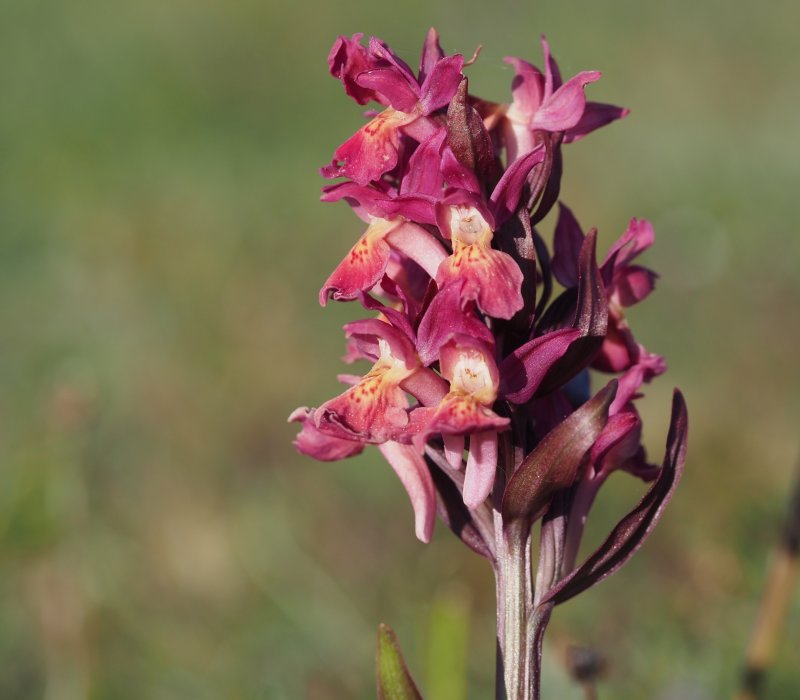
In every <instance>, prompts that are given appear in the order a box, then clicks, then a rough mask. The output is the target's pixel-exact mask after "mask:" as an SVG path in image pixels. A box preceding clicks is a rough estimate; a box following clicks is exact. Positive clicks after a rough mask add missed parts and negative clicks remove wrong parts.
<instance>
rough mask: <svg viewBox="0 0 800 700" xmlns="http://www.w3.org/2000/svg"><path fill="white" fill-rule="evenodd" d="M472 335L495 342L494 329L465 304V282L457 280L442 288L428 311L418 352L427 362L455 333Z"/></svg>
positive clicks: (421, 327) (428, 363)
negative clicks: (463, 301) (490, 328)
mask: <svg viewBox="0 0 800 700" xmlns="http://www.w3.org/2000/svg"><path fill="white" fill-rule="evenodd" d="M456 334H461V335H467V336H472V337H473V338H476V339H478V340H482V341H483V342H485V343H487V344H492V343H494V336H493V335H492V332H491V331H490V330H489V329H488V328H487V327H486V324H485V323H483V322H482V321H481V320H480V319H479V318H478V317H477V316H476V315H475V313H474V310H473V309H468V310H466V311H465V310H464V309H463V308H462V305H461V285H460V284H459V283H458V282H454V283H453V284H450V285H448V286H446V287H444V288H443V289H440V290H439V292H438V293H437V294H436V296H434V297H433V300H432V301H431V303H430V306H428V309H427V310H426V311H425V315H424V316H423V317H422V321H421V322H420V324H419V328H418V329H417V352H418V353H419V357H420V361H421V362H422V364H424V365H431V364H433V363H434V362H436V360H438V359H439V350H440V348H441V347H442V346H443V345H444V344H445V343H446V342H447V341H448V340H450V339H451V338H452V337H453V336H454V335H456Z"/></svg>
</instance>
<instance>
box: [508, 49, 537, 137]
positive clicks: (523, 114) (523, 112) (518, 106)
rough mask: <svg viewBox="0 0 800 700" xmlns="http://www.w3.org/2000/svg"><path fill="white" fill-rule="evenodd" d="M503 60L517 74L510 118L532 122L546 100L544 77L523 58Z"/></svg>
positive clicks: (513, 83) (513, 88)
mask: <svg viewBox="0 0 800 700" xmlns="http://www.w3.org/2000/svg"><path fill="white" fill-rule="evenodd" d="M503 60H504V61H505V62H506V63H508V64H509V65H510V66H512V67H513V68H514V72H515V75H514V79H513V80H512V81H511V94H512V96H513V101H512V106H511V108H510V109H509V111H510V112H511V115H510V118H513V119H517V120H519V121H525V122H527V121H530V120H531V119H532V118H533V115H534V114H536V111H537V110H538V109H539V107H540V105H541V104H542V101H543V100H544V76H543V75H542V72H541V71H540V70H539V69H538V68H537V67H536V66H534V65H532V64H530V63H528V62H527V61H523V60H522V59H521V58H515V57H514V56H506V57H505V58H504V59H503Z"/></svg>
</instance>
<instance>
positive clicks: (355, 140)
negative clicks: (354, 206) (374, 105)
mask: <svg viewBox="0 0 800 700" xmlns="http://www.w3.org/2000/svg"><path fill="white" fill-rule="evenodd" d="M414 119H416V117H415V116H414V115H409V114H405V113H404V112H398V111H395V110H393V109H391V108H388V109H385V110H384V111H383V112H381V113H380V114H378V115H377V116H376V117H375V118H374V119H372V120H371V121H369V122H368V123H367V124H365V125H364V126H362V127H361V128H360V129H359V130H358V131H356V133H355V134H353V135H352V136H351V137H350V138H349V139H347V141H345V142H344V143H343V144H342V145H341V146H339V148H337V149H336V153H335V154H334V158H333V160H332V161H331V163H330V164H329V165H326V166H325V167H324V168H322V170H321V171H320V172H321V173H322V175H323V176H324V177H327V178H336V177H349V178H350V179H351V180H355V181H356V182H357V183H358V184H359V185H366V184H368V183H369V182H371V181H372V180H377V179H378V178H380V176H381V175H383V173H386V172H389V171H390V170H392V169H393V168H394V167H395V166H396V165H397V159H398V149H399V148H400V127H401V126H404V125H406V124H408V123H410V122H412V121H413V120H414Z"/></svg>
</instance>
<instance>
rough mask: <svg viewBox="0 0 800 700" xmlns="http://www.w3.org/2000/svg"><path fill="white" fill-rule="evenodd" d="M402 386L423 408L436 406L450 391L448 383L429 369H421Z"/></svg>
mask: <svg viewBox="0 0 800 700" xmlns="http://www.w3.org/2000/svg"><path fill="white" fill-rule="evenodd" d="M401 386H402V388H403V390H404V391H407V392H408V393H409V394H411V395H412V396H413V397H414V398H415V399H416V400H417V401H419V402H420V403H421V404H422V405H423V406H436V405H437V404H438V403H439V402H440V401H441V400H442V399H443V398H444V397H445V396H446V395H447V392H448V390H449V387H448V384H447V382H446V381H445V380H444V379H442V378H441V377H440V376H439V375H438V374H436V372H434V371H433V370H432V369H428V368H427V367H419V368H418V369H417V370H416V371H415V372H414V373H413V374H412V375H411V376H410V377H408V379H405V380H404V381H403V382H402V384H401Z"/></svg>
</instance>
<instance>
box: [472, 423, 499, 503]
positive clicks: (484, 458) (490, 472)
mask: <svg viewBox="0 0 800 700" xmlns="http://www.w3.org/2000/svg"><path fill="white" fill-rule="evenodd" d="M496 470H497V433H495V432H483V433H473V434H472V435H470V438H469V456H468V457H467V469H466V472H465V476H464V505H466V506H467V508H470V509H474V508H477V507H479V506H480V505H481V504H482V503H483V502H484V501H485V500H486V499H487V497H488V496H489V494H490V493H491V492H492V486H493V485H494V477H495V472H496Z"/></svg>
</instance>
